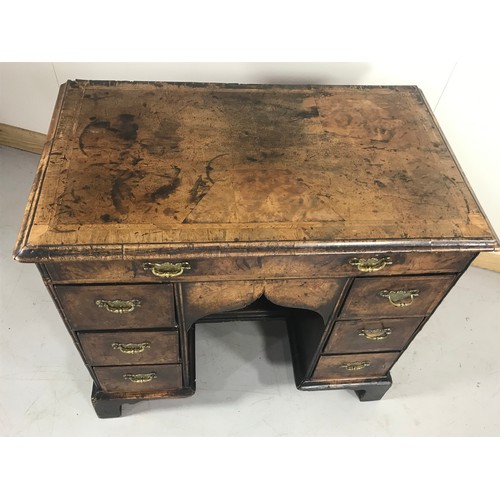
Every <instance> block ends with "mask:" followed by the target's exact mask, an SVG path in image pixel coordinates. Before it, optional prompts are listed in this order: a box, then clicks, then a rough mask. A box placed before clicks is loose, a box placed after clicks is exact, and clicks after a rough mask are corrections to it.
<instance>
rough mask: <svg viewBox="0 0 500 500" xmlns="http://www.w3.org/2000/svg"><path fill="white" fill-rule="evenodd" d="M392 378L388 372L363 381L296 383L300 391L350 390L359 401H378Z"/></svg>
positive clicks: (389, 385) (309, 381)
mask: <svg viewBox="0 0 500 500" xmlns="http://www.w3.org/2000/svg"><path fill="white" fill-rule="evenodd" d="M391 385H392V378H391V375H390V373H388V374H387V375H386V376H385V377H384V378H381V379H378V380H367V381H365V382H347V381H341V382H337V383H332V382H331V383H328V382H318V381H311V380H308V381H305V382H303V383H301V384H299V385H297V389H299V390H301V391H324V390H340V389H343V390H346V389H348V390H351V391H354V392H355V393H356V395H357V396H358V398H359V400H360V401H378V400H379V399H382V398H383V397H384V394H385V393H386V392H387V391H388V390H389V389H390V388H391Z"/></svg>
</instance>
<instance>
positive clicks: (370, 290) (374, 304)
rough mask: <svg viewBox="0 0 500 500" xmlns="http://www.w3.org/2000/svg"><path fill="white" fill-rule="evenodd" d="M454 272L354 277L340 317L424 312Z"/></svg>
mask: <svg viewBox="0 0 500 500" xmlns="http://www.w3.org/2000/svg"><path fill="white" fill-rule="evenodd" d="M454 280H455V276H419V277H413V276H409V277H408V276H398V277H388V278H364V279H359V278H358V279H355V280H354V283H353V286H352V288H351V290H350V291H349V294H348V296H347V298H346V300H345V303H344V306H343V308H342V311H341V313H340V318H342V319H358V318H391V317H407V316H426V315H428V314H430V313H431V312H432V311H433V309H434V308H435V307H436V306H437V304H438V303H439V301H440V300H441V299H442V298H443V297H444V295H445V294H446V292H447V291H448V290H449V289H450V287H451V285H452V283H453V282H454Z"/></svg>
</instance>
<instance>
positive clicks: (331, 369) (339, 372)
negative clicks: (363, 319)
mask: <svg viewBox="0 0 500 500" xmlns="http://www.w3.org/2000/svg"><path fill="white" fill-rule="evenodd" d="M399 355H400V353H399V352H384V353H376V354H345V355H329V356H321V357H320V358H319V361H318V364H317V366H316V370H315V371H314V374H313V376H312V377H311V380H316V381H325V382H332V383H335V382H342V381H352V380H365V379H373V378H381V377H384V376H385V375H387V372H388V371H389V370H390V369H391V367H392V365H393V364H394V363H395V362H396V360H397V359H398V357H399Z"/></svg>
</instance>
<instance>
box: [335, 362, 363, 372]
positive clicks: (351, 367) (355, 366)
mask: <svg viewBox="0 0 500 500" xmlns="http://www.w3.org/2000/svg"><path fill="white" fill-rule="evenodd" d="M340 366H341V368H345V369H346V370H348V371H350V372H353V371H357V370H362V369H363V368H367V367H368V366H370V362H369V361H354V362H352V363H343V364H341V365H340Z"/></svg>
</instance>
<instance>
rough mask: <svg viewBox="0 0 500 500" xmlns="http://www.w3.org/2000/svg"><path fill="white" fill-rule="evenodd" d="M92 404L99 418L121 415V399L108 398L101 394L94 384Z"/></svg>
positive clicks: (122, 401)
mask: <svg viewBox="0 0 500 500" xmlns="http://www.w3.org/2000/svg"><path fill="white" fill-rule="evenodd" d="M91 399H92V405H93V406H94V410H95V412H96V413H97V416H98V417H99V418H116V417H121V415H122V404H123V403H125V402H130V401H125V400H123V399H110V398H106V397H105V396H103V393H102V392H100V391H98V389H97V387H96V386H95V384H94V385H93V387H92V398H91Z"/></svg>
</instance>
